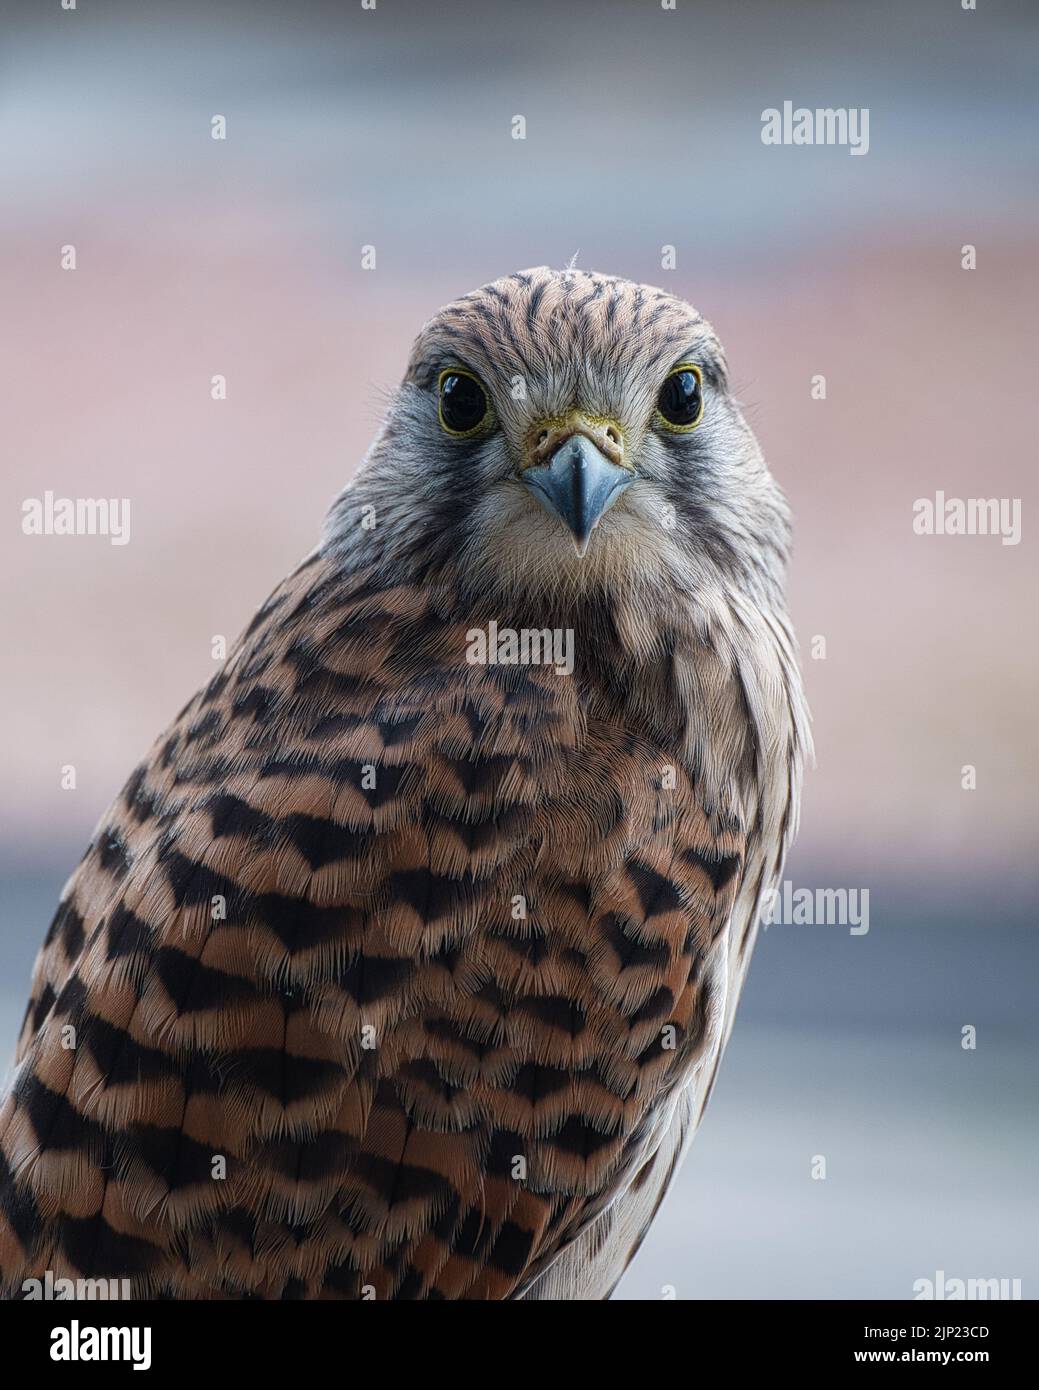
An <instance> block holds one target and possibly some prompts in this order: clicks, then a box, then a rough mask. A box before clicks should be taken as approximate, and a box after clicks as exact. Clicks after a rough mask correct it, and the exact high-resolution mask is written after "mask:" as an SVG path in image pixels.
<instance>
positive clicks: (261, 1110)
mask: <svg viewBox="0 0 1039 1390" xmlns="http://www.w3.org/2000/svg"><path fill="white" fill-rule="evenodd" d="M788 537H789V521H788V513H787V508H786V505H785V502H784V500H783V498H782V495H781V493H780V491H779V489H778V487H777V485H776V484H775V483H774V481H773V480H772V477H771V476H770V474H769V472H768V470H767V468H766V466H765V463H764V461H763V459H762V455H761V452H760V450H759V448H758V445H757V443H756V442H755V439H754V437H753V435H752V433H751V431H750V429H749V428H748V426H747V424H746V423H745V421H744V419H743V416H742V415H741V413H740V409H739V406H738V405H737V403H736V401H735V400H734V399H733V396H732V395H731V393H730V390H729V386H728V380H727V375H726V366H725V360H724V357H723V354H722V350H721V347H720V345H719V343H718V340H717V338H716V337H715V335H714V332H713V331H712V329H711V328H710V326H709V325H708V324H707V323H706V322H705V321H704V319H703V318H701V316H700V315H699V314H698V313H696V312H695V311H694V310H693V309H691V308H690V307H689V306H688V305H686V304H684V303H682V302H681V301H679V300H677V299H675V298H673V297H672V296H671V295H669V294H666V293H664V292H663V291H662V290H658V289H653V288H649V287H647V286H644V285H637V284H633V283H630V282H628V281H625V280H621V279H616V278H613V277H610V276H606V275H600V274H592V273H587V272H583V271H578V270H572V269H571V270H567V271H562V272H555V271H551V270H548V269H545V268H540V269H535V270H529V271H525V272H522V273H520V274H516V275H512V276H508V277H506V278H504V279H501V280H498V281H495V282H494V283H493V284H490V285H487V286H485V287H484V288H483V289H480V290H476V291H474V292H473V293H471V294H467V295H465V296H464V297H463V298H461V299H459V300H458V301H457V302H455V303H453V304H451V305H449V306H448V307H447V308H445V309H443V310H442V311H441V312H440V313H438V314H437V315H436V316H435V317H434V318H433V319H431V320H430V321H429V322H428V323H427V324H426V325H425V327H424V328H423V329H422V331H421V333H420V334H419V337H418V339H417V341H416V343H415V346H414V349H413V351H412V354H411V359H410V362H409V364H408V368H407V372H406V375H405V377H404V380H403V382H402V384H401V386H400V388H399V390H398V391H397V392H396V394H395V397H394V399H393V402H392V404H391V406H390V408H389V411H388V414H387V417H386V420H385V422H384V424H383V425H382V428H381V430H380V431H379V434H378V436H377V437H376V439H375V441H374V443H373V445H372V447H371V449H370V451H369V453H368V455H367V458H366V460H365V463H364V466H363V468H362V469H361V470H360V472H359V473H358V475H357V477H356V479H355V480H354V481H353V482H352V483H351V484H350V485H349V486H348V487H347V488H346V490H345V491H344V492H343V493H342V494H341V496H340V497H339V498H338V500H337V501H336V502H335V504H334V506H333V508H332V510H331V512H330V514H329V517H328V520H327V522H326V525H325V529H324V533H323V538H322V540H321V544H320V546H319V547H318V549H317V550H316V551H315V552H314V553H313V554H312V555H311V556H310V557H309V558H308V559H306V560H305V561H304V562H303V563H302V564H301V565H300V567H299V568H298V569H297V570H296V571H295V573H293V574H292V575H291V576H290V577H289V578H288V579H286V580H285V581H284V583H283V584H282V585H281V586H280V587H279V588H278V589H277V590H276V591H275V592H274V594H273V595H272V596H271V597H270V598H269V599H268V600H267V602H266V603H265V604H264V605H263V607H262V608H261V609H260V610H259V612H258V613H257V614H256V617H255V618H254V619H253V621H252V623H251V624H250V625H249V627H248V629H247V630H246V632H245V634H244V635H243V636H242V637H241V639H240V640H239V642H238V643H237V645H236V647H235V648H234V650H233V651H232V653H231V655H230V657H229V658H228V660H227V662H226V665H225V666H224V667H223V669H222V670H221V671H220V672H219V674H217V675H216V676H215V677H214V678H213V679H212V680H211V681H210V682H209V684H208V685H207V686H206V688H205V689H204V690H202V691H201V692H200V693H199V694H198V695H196V696H195V698H194V699H193V700H191V702H190V703H189V704H188V705H187V706H186V707H185V709H184V710H183V711H182V712H181V714H180V715H179V716H178V717H177V719H176V720H175V721H174V723H173V725H172V726H171V728H170V729H169V730H168V731H167V732H165V733H164V734H162V735H161V736H160V738H159V740H158V741H157V743H156V744H155V746H154V748H153V749H152V751H151V752H150V753H149V754H148V756H147V757H146V758H145V760H144V761H143V762H142V763H141V764H140V766H139V767H137V768H136V769H135V770H134V772H133V773H132V774H131V776H130V778H129V781H128V782H127V783H126V786H125V787H124V788H123V791H122V792H121V794H120V795H119V797H118V799H117V800H116V802H115V803H114V805H113V806H112V807H111V808H110V809H109V810H108V811H107V812H106V813H105V815H104V816H103V817H102V818H101V821H100V823H99V826H98V829H97V832H96V834H95V836H94V838H93V840H92V842H91V844H90V847H89V848H88V850H87V852H86V854H85V855H84V857H83V860H82V862H81V863H80V865H79V867H78V868H77V869H76V871H75V873H74V874H73V875H72V878H71V879H70V880H69V883H68V885H67V887H66V888H65V891H64V894H63V896H62V900H61V903H60V905H59V907H58V911H57V915H56V917H55V918H54V921H53V924H52V925H51V927H50V930H49V932H48V934H47V937H46V941H45V943H44V946H43V949H42V951H41V954H40V957H39V960H38V962H37V965H36V969H35V976H34V981H33V988H32V998H31V1001H30V1004H29V1008H28V1012H27V1015H26V1020H25V1024H24V1028H23V1031H22V1034H21V1039H20V1044H19V1049H18V1057H17V1066H16V1070H15V1073H14V1076H13V1081H12V1084H11V1086H10V1089H9V1091H8V1093H7V1094H6V1096H5V1098H4V1100H3V1103H2V1108H0V1149H2V1155H0V1159H2V1161H0V1272H2V1282H3V1284H4V1286H5V1287H6V1288H7V1289H8V1290H9V1291H13V1292H14V1294H15V1296H19V1295H18V1291H19V1289H20V1287H21V1285H22V1281H24V1280H25V1279H27V1278H30V1277H42V1276H43V1274H44V1272H45V1271H47V1270H50V1271H52V1272H53V1274H54V1275H55V1276H59V1277H67V1278H76V1277H77V1276H79V1277H96V1278H105V1277H108V1278H120V1279H123V1278H125V1279H129V1280H130V1281H131V1286H132V1289H133V1292H134V1294H135V1295H136V1296H139V1297H151V1296H170V1295H172V1296H174V1297H177V1298H189V1299H190V1298H214V1297H225V1298H226V1297H230V1298H239V1297H260V1298H271V1299H275V1298H316V1297H325V1298H328V1297H340V1298H348V1299H351V1298H376V1299H391V1298H401V1299H403V1298H411V1299H416V1298H418V1299H422V1298H430V1299H433V1298H452V1299H519V1298H553V1299H557V1298H558V1299H592V1298H603V1297H608V1296H609V1294H610V1292H611V1291H612V1289H613V1287H614V1286H615V1284H616V1283H617V1281H618V1279H619V1278H620V1276H621V1274H622V1273H623V1271H624V1269H625V1267H626V1266H627V1264H628V1262H629V1261H630V1260H631V1258H632V1255H633V1254H634V1252H635V1250H636V1249H637V1248H638V1245H639V1243H640V1241H641V1240H642V1238H643V1236H644V1234H645V1232H646V1230H647V1227H648V1225H649V1223H650V1222H651V1221H652V1219H653V1216H654V1214H655V1212H656V1210H657V1208H658V1207H659V1205H660V1202H661V1199H662V1197H663V1195H664V1193H665V1191H666V1190H667V1187H668V1185H669V1183H670V1182H671V1179H672V1177H673V1176H674V1173H675V1170H676V1167H677V1165H678V1163H679V1160H680V1158H681V1155H682V1153H683V1150H684V1149H685V1146H686V1144H687V1142H688V1140H689V1139H690V1138H691V1136H692V1134H693V1132H694V1131H695V1129H696V1127H697V1124H698V1122H699V1120H700V1116H701V1113H702V1111H703V1108H704V1105H705V1104H706V1101H707V1098H708V1095H709V1092H710V1090H711V1086H712V1083H713V1081H714V1077H715V1073H716V1071H717V1067H718V1062H719V1059H720V1057H721V1053H722V1049H723V1046H724V1044H725V1041H726V1038H727V1036H728V1033H729V1029H730V1026H731V1023H732V1017H733V1011H734V1009H735V1006H736V1001H737V997H738V995H739V992H740V987H741V984H742V981H743V977H744V973H745V971H746V969H747V964H748V961H749V958H750V954H751V949H752V946H753V942H754V937H755V931H756V922H757V916H758V906H759V900H760V899H761V897H762V894H763V892H764V891H765V890H766V889H768V888H769V887H771V885H772V884H773V883H774V882H775V881H776V880H777V878H778V877H779V875H780V872H781V865H782V862H783V857H784V853H785V851H786V849H787V846H788V844H789V842H790V839H791V836H792V834H793V831H794V827H795V822H796V819H797V805H798V796H799V786H800V778H801V770H802V764H803V761H804V758H805V754H806V751H807V746H808V733H807V714H806V709H805V704H804V699H803V695H802V690H801V683H800V677H799V674H798V664H797V656H796V648H795V643H794V639H793V636H792V632H791V628H790V624H789V622H788V618H787V614H786V606H785V600H784V574H785V568H786V558H787V549H788Z"/></svg>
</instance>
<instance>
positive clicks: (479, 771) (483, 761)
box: [447, 754, 515, 796]
mask: <svg viewBox="0 0 1039 1390" xmlns="http://www.w3.org/2000/svg"><path fill="white" fill-rule="evenodd" d="M447 761H448V764H449V766H450V767H451V769H452V771H453V772H454V774H455V776H456V777H457V778H458V781H459V782H460V783H461V786H462V789H463V791H464V792H465V793H466V795H468V796H493V795H494V794H495V793H496V792H499V791H500V790H501V784H502V782H503V781H504V779H505V777H506V776H507V775H508V773H509V770H510V768H511V767H512V765H513V763H514V762H515V759H514V758H513V757H512V756H511V755H508V754H494V755H487V756H478V757H474V758H448V760H447Z"/></svg>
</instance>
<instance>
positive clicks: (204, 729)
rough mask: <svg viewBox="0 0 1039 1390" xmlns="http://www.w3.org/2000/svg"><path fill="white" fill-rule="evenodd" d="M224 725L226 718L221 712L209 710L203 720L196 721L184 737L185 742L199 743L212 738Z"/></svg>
mask: <svg viewBox="0 0 1039 1390" xmlns="http://www.w3.org/2000/svg"><path fill="white" fill-rule="evenodd" d="M223 725H224V716H223V715H222V714H221V713H220V711H219V710H216V709H211V710H207V711H206V713H205V714H204V715H203V716H202V718H201V719H198V720H196V721H195V723H194V724H192V725H191V727H190V728H189V729H188V731H187V733H186V734H185V735H184V742H185V743H186V744H187V743H197V742H198V741H199V740H200V739H204V738H212V737H213V736H214V735H215V734H218V733H219V732H220V730H221V729H222V728H223Z"/></svg>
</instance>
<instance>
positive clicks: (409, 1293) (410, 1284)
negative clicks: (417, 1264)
mask: <svg viewBox="0 0 1039 1390" xmlns="http://www.w3.org/2000/svg"><path fill="white" fill-rule="evenodd" d="M423 1283H424V1280H423V1277H422V1275H421V1274H420V1273H419V1271H418V1270H417V1269H412V1268H410V1267H409V1268H408V1270H407V1272H406V1273H405V1275H404V1278H403V1279H402V1280H401V1281H400V1284H399V1286H398V1288H397V1292H396V1295H395V1296H396V1297H397V1298H398V1299H401V1300H414V1299H418V1298H421V1297H422V1287H423Z"/></svg>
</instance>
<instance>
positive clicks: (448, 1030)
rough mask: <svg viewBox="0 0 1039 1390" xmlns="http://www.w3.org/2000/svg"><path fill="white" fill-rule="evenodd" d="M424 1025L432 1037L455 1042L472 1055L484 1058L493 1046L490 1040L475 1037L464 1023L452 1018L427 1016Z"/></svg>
mask: <svg viewBox="0 0 1039 1390" xmlns="http://www.w3.org/2000/svg"><path fill="white" fill-rule="evenodd" d="M422 1026H423V1028H424V1029H425V1031H426V1032H427V1033H428V1034H429V1036H430V1037H431V1038H438V1039H440V1041H442V1042H449V1043H454V1044H455V1046H457V1047H460V1048H462V1049H463V1050H464V1051H465V1052H468V1053H469V1055H470V1056H472V1057H476V1058H482V1057H483V1056H484V1055H485V1054H486V1053H487V1051H488V1050H489V1048H490V1047H491V1043H490V1042H483V1041H481V1039H480V1038H479V1037H474V1036H473V1034H472V1033H469V1032H467V1031H466V1029H465V1026H464V1025H463V1024H461V1023H456V1022H455V1020H454V1019H452V1018H427V1019H426V1020H425V1022H424V1023H423V1025H422Z"/></svg>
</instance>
